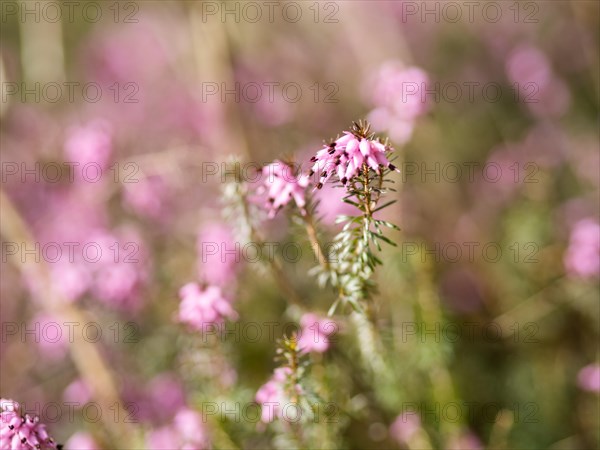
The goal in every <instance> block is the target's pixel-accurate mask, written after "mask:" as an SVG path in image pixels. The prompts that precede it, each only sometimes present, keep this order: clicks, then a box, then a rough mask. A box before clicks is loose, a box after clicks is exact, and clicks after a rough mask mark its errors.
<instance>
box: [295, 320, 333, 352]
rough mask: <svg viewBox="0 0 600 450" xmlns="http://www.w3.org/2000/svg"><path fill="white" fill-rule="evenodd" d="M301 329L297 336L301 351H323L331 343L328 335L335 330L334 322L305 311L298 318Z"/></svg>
mask: <svg viewBox="0 0 600 450" xmlns="http://www.w3.org/2000/svg"><path fill="white" fill-rule="evenodd" d="M300 325H301V326H302V331H301V333H300V337H299V338H298V348H299V349H300V351H301V352H304V353H309V352H316V353H323V352H326V351H327V349H328V348H329V345H330V344H331V341H330V336H331V335H332V334H334V333H335V332H336V331H337V326H336V324H335V322H333V321H332V320H331V319H324V318H321V317H319V316H317V315H316V314H312V313H307V314H304V315H303V316H302V318H301V319H300Z"/></svg>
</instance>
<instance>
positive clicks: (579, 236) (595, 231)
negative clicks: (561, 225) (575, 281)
mask: <svg viewBox="0 0 600 450" xmlns="http://www.w3.org/2000/svg"><path fill="white" fill-rule="evenodd" d="M564 264H565V268H566V270H567V272H568V273H569V275H571V276H572V277H581V278H590V277H597V276H598V275H599V273H600V224H598V222H596V221H595V220H593V219H583V220H580V221H579V222H577V223H576V224H575V226H574V227H573V231H572V232H571V237H570V240H569V247H568V248H567V251H566V253H565V256H564Z"/></svg>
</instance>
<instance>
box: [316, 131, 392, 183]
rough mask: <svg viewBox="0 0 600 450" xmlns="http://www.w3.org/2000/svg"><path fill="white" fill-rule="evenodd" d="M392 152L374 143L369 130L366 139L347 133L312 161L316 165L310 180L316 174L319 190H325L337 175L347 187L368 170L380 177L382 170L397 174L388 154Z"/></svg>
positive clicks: (327, 146)
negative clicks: (333, 176)
mask: <svg viewBox="0 0 600 450" xmlns="http://www.w3.org/2000/svg"><path fill="white" fill-rule="evenodd" d="M390 150H391V149H390V148H389V147H387V146H385V145H384V144H382V143H381V142H379V141H375V140H373V139H372V136H368V129H367V130H366V133H365V135H362V136H361V135H358V134H355V133H353V132H349V131H345V132H344V135H343V136H342V137H340V138H339V139H337V140H335V141H332V142H331V143H330V144H328V145H326V146H324V148H322V149H321V150H319V151H318V152H317V154H316V155H315V156H313V157H312V158H311V162H313V163H314V164H313V166H312V169H311V171H310V173H309V176H312V175H314V174H315V173H317V174H318V175H319V182H318V184H317V189H321V188H322V187H323V185H324V184H325V183H326V182H327V181H328V180H329V179H330V178H331V177H332V175H334V174H337V176H338V178H339V180H340V181H341V183H342V184H343V185H346V183H347V182H348V181H350V180H352V179H353V178H354V177H355V176H357V175H358V174H360V173H362V171H363V169H364V167H365V166H366V167H368V168H371V169H373V170H374V171H375V172H376V173H378V174H379V173H381V168H382V167H387V168H388V169H390V170H397V169H396V167H394V165H393V164H391V163H390V162H389V161H388V159H387V156H386V152H388V151H390Z"/></svg>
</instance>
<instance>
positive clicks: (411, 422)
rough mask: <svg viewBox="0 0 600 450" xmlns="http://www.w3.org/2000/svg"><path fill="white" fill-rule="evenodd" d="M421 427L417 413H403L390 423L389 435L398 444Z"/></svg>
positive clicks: (408, 439)
mask: <svg viewBox="0 0 600 450" xmlns="http://www.w3.org/2000/svg"><path fill="white" fill-rule="evenodd" d="M420 429H421V420H420V419H419V416H418V415H417V414H411V413H404V414H401V415H399V416H398V417H396V420H394V422H393V423H392V424H391V425H390V436H391V437H392V438H393V439H395V440H396V441H397V442H398V443H399V444H402V443H405V442H408V441H410V440H411V438H412V437H413V436H414V435H415V434H416V433H417V432H418V431H419V430H420Z"/></svg>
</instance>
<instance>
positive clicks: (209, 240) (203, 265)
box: [196, 222, 240, 287]
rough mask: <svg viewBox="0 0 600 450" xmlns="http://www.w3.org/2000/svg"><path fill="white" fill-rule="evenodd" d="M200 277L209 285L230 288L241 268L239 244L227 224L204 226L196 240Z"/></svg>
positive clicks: (208, 224) (215, 223)
mask: <svg viewBox="0 0 600 450" xmlns="http://www.w3.org/2000/svg"><path fill="white" fill-rule="evenodd" d="M196 251H197V255H198V256H197V258H198V277H199V278H200V279H201V280H203V281H204V282H206V283H208V284H213V285H216V286H222V287H225V286H230V285H231V284H233V283H235V280H236V275H237V269H238V268H239V262H240V255H239V253H240V252H239V244H237V243H236V242H235V237H234V235H233V232H232V230H231V228H230V227H229V226H228V225H227V223H225V222H212V223H207V224H204V225H202V227H201V229H200V231H199V233H198V239H197V240H196Z"/></svg>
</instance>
